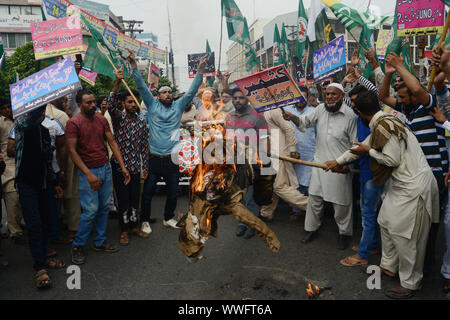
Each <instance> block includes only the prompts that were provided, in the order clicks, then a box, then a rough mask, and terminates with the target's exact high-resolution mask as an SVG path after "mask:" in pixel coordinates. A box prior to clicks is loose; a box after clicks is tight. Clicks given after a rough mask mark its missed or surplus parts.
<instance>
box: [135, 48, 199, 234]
mask: <svg viewBox="0 0 450 320" xmlns="http://www.w3.org/2000/svg"><path fill="white" fill-rule="evenodd" d="M129 53H130V54H129V56H128V58H127V59H128V61H129V62H130V64H131V67H132V68H133V78H134V81H135V82H136V87H137V89H138V90H139V93H140V94H141V96H142V99H143V100H144V102H145V105H146V106H147V108H148V112H147V121H148V123H149V126H150V136H149V140H148V141H149V148H150V161H149V175H148V178H147V180H146V181H145V184H144V191H143V193H142V218H141V221H142V226H141V231H142V232H145V233H147V234H148V233H150V232H151V229H150V224H149V222H150V214H151V201H152V197H153V194H154V193H155V191H156V183H157V182H158V181H159V179H160V178H161V177H162V178H163V179H164V181H165V182H166V185H167V199H166V205H165V207H164V221H163V224H164V226H166V227H171V228H177V220H175V219H174V211H175V208H176V207H177V195H178V182H179V181H178V176H179V163H178V148H179V145H180V124H181V118H182V116H183V112H184V111H185V109H186V108H187V106H188V105H189V104H190V103H191V101H192V99H193V98H194V96H195V94H196V93H197V90H198V88H199V87H200V85H201V84H202V80H203V72H204V69H205V66H206V55H205V56H204V57H203V58H202V59H201V60H200V64H199V66H198V70H197V75H196V77H195V79H194V82H193V83H192V85H191V87H190V89H189V91H188V92H187V93H186V94H185V95H184V96H183V97H182V98H180V99H178V100H176V101H174V99H173V95H172V89H171V88H170V87H168V86H163V87H160V88H159V90H158V99H156V98H155V97H153V95H152V93H151V92H150V90H149V89H148V87H147V85H146V84H145V82H144V79H143V78H142V76H141V74H140V73H139V70H138V68H137V64H136V60H135V58H134V54H133V53H132V52H131V51H129Z"/></svg>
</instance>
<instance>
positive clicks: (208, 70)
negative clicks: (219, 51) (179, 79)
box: [188, 52, 216, 79]
mask: <svg viewBox="0 0 450 320" xmlns="http://www.w3.org/2000/svg"><path fill="white" fill-rule="evenodd" d="M205 54H207V55H208V57H206V67H205V73H203V76H204V77H215V76H216V66H215V58H214V52H208V53H206V52H205V53H195V54H188V69H189V78H190V79H192V78H195V75H196V74H197V69H198V65H199V64H200V59H201V58H202V57H203V56H204V55H205Z"/></svg>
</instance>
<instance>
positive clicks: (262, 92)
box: [234, 65, 305, 112]
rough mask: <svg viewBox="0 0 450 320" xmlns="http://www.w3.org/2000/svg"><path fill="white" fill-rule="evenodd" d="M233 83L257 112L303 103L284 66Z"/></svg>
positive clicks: (302, 98) (303, 99) (298, 90)
mask: <svg viewBox="0 0 450 320" xmlns="http://www.w3.org/2000/svg"><path fill="white" fill-rule="evenodd" d="M234 83H235V84H236V85H237V86H238V87H239V89H241V91H242V92H243V93H244V95H245V96H247V98H248V100H249V102H250V104H251V105H252V106H253V107H254V108H255V109H256V111H258V112H265V111H268V110H272V109H277V108H281V107H285V106H288V105H291V104H294V103H298V102H303V101H305V98H304V97H303V96H302V94H301V92H300V89H299V88H298V87H297V85H296V84H295V82H294V80H292V78H291V76H290V75H289V72H288V71H287V70H286V67H285V66H284V65H279V66H276V67H272V68H270V69H267V70H264V71H261V72H258V73H255V74H253V75H251V76H247V77H245V78H242V79H239V80H236V81H235V82H234Z"/></svg>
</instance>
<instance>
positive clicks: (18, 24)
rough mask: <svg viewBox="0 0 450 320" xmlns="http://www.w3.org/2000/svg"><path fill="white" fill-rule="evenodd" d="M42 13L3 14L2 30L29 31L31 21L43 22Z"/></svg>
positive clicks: (0, 24)
mask: <svg viewBox="0 0 450 320" xmlns="http://www.w3.org/2000/svg"><path fill="white" fill-rule="evenodd" d="M6 10H8V8H6ZM41 21H42V17H41V16H40V15H5V16H3V15H1V16H0V32H1V33H14V32H19V33H29V32H30V23H34V22H41Z"/></svg>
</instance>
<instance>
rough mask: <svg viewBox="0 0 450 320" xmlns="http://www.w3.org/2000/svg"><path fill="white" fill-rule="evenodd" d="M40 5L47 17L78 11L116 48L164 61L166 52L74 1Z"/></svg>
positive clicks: (52, 0) (46, 1)
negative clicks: (128, 33) (79, 6)
mask: <svg viewBox="0 0 450 320" xmlns="http://www.w3.org/2000/svg"><path fill="white" fill-rule="evenodd" d="M42 7H43V8H44V11H45V12H46V16H47V18H51V17H53V18H63V17H66V16H69V15H70V13H71V12H77V11H79V13H80V14H81V16H82V17H84V18H85V19H86V20H87V21H88V22H89V23H90V24H91V25H92V26H93V27H94V28H95V29H96V30H97V31H98V32H100V34H101V35H102V36H103V37H104V38H105V41H106V42H107V43H108V44H110V45H111V46H112V47H114V48H115V49H116V50H117V49H122V50H124V49H125V48H128V49H130V50H132V51H133V52H134V53H135V54H136V56H138V57H141V58H144V59H151V60H153V61H155V60H157V61H161V62H165V61H166V52H165V51H164V50H161V49H159V48H155V47H152V46H149V45H148V44H146V43H143V42H140V41H138V40H136V39H133V38H131V37H129V36H127V35H125V34H123V33H121V32H120V31H119V30H117V29H115V28H114V27H112V26H111V25H110V24H108V23H105V22H104V21H103V20H101V19H98V18H97V17H95V16H93V15H92V14H89V13H88V12H87V11H85V10H83V9H79V10H76V9H75V8H76V7H75V5H74V3H72V2H70V1H67V0H43V2H42ZM0 25H1V23H0ZM83 30H84V31H86V32H87V28H84V29H83ZM125 51H126V50H125Z"/></svg>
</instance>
